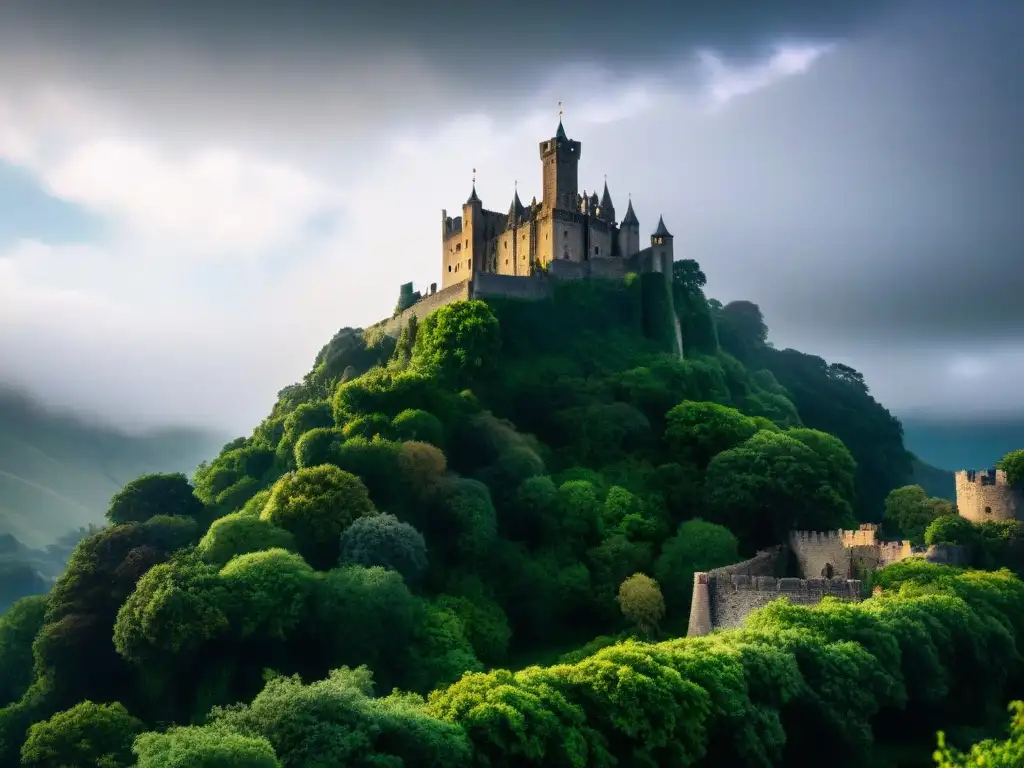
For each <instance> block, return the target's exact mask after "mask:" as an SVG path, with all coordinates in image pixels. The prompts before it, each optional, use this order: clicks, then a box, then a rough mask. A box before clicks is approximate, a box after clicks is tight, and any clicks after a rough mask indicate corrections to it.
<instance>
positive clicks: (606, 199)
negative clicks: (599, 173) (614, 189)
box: [601, 176, 615, 210]
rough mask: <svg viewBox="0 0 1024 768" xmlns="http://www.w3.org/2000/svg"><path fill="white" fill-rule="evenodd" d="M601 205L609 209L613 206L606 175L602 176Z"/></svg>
mask: <svg viewBox="0 0 1024 768" xmlns="http://www.w3.org/2000/svg"><path fill="white" fill-rule="evenodd" d="M601 207H602V208H605V209H608V210H611V209H612V208H614V207H615V206H614V205H612V196H611V195H610V194H609V193H608V177H607V176H605V177H604V192H603V193H602V194H601Z"/></svg>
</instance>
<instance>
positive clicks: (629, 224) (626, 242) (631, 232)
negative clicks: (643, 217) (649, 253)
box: [619, 197, 640, 258]
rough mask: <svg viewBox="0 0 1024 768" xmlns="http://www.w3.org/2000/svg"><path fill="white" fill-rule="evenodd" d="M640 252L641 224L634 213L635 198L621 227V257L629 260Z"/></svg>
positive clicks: (627, 208)
mask: <svg viewBox="0 0 1024 768" xmlns="http://www.w3.org/2000/svg"><path fill="white" fill-rule="evenodd" d="M639 252H640V222H639V221H638V220H637V218H636V213H635V212H634V211H633V198H632V197H630V199H629V205H628V206H626V215H625V216H624V217H623V218H622V223H621V224H620V225H619V255H620V256H622V257H623V258H629V257H630V256H634V255H635V254H637V253H639Z"/></svg>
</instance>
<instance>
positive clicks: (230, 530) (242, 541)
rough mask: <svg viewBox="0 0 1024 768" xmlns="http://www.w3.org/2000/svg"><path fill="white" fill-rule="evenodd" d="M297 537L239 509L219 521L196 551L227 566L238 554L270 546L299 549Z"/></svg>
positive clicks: (210, 560) (206, 559)
mask: <svg viewBox="0 0 1024 768" xmlns="http://www.w3.org/2000/svg"><path fill="white" fill-rule="evenodd" d="M297 548H298V545H297V544H296V542H295V537H294V536H293V535H292V534H291V533H290V532H288V531H286V530H284V529H283V528H278V527H277V526H276V525H274V524H273V523H270V522H268V521H266V520H263V519H261V518H259V517H253V516H252V515H251V514H246V513H245V512H235V513H233V514H230V515H225V516H224V517H222V518H220V519H218V520H215V521H214V523H213V525H211V526H210V530H208V531H207V532H206V535H205V536H203V538H202V540H201V541H200V542H199V546H198V547H196V551H197V552H198V553H199V556H200V557H201V558H202V559H203V560H204V561H205V562H207V563H210V564H212V565H224V564H225V563H227V562H228V561H229V560H230V559H231V558H233V557H235V556H236V555H244V554H246V553H248V552H261V551H263V550H266V549H287V550H289V551H295V550H296V549H297Z"/></svg>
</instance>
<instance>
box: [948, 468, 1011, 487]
mask: <svg viewBox="0 0 1024 768" xmlns="http://www.w3.org/2000/svg"><path fill="white" fill-rule="evenodd" d="M954 476H955V477H956V481H957V483H958V484H959V483H961V482H963V483H977V484H978V485H1009V482H1008V481H1007V479H1006V472H1004V471H1003V470H1001V469H961V470H960V471H959V472H955V473H954Z"/></svg>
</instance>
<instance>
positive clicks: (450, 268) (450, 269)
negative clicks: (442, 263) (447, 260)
mask: <svg viewBox="0 0 1024 768" xmlns="http://www.w3.org/2000/svg"><path fill="white" fill-rule="evenodd" d="M448 271H449V272H451V271H452V265H451V264H449V265H448Z"/></svg>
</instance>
